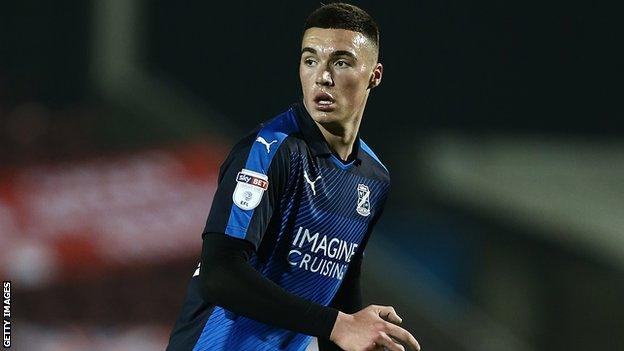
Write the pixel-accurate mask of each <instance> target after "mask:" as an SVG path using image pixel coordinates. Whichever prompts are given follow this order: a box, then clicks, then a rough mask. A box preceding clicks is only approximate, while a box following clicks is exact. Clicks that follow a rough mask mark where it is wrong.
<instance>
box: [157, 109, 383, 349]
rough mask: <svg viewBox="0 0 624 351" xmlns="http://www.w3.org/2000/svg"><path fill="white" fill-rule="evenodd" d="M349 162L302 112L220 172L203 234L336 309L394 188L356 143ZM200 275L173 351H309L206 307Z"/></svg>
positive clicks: (272, 124)
mask: <svg viewBox="0 0 624 351" xmlns="http://www.w3.org/2000/svg"><path fill="white" fill-rule="evenodd" d="M352 156H354V157H351V158H350V160H351V161H350V162H344V161H341V160H340V159H339V158H338V157H337V156H336V155H335V154H334V153H332V151H331V149H330V148H329V145H328V144H327V142H326V141H325V139H324V137H323V135H322V134H321V131H320V130H319V128H318V126H317V125H316V123H315V122H314V120H312V117H311V116H310V115H309V113H308V112H307V111H306V109H305V107H304V106H303V103H301V102H299V103H296V104H293V105H292V106H291V107H290V108H289V109H288V110H287V111H286V112H284V113H282V114H280V115H278V116H277V117H275V118H273V119H271V120H269V121H268V122H266V123H263V124H261V125H260V126H259V128H257V129H256V130H255V131H253V132H252V133H251V134H249V135H248V136H247V137H245V138H244V139H242V140H241V141H240V142H239V143H237V144H236V145H235V146H234V147H233V149H232V151H231V152H230V154H229V156H228V157H227V159H226V160H225V161H224V163H223V165H222V166H221V169H220V173H219V184H218V187H217V191H216V193H215V196H214V199H213V203H212V207H211V210H210V214H209V215H208V219H207V221H206V226H205V229H204V234H205V233H209V232H217V233H224V234H226V235H230V236H232V237H235V238H240V239H245V240H248V241H249V242H251V243H252V244H253V245H254V247H255V248H256V252H255V253H254V255H253V256H252V257H251V259H250V264H251V265H252V267H253V268H254V269H256V270H257V271H258V272H259V273H260V274H261V275H263V276H264V277H266V278H267V279H270V280H272V281H273V282H275V283H276V284H278V285H279V286H281V287H282V288H283V289H285V290H286V291H288V292H290V293H293V294H296V295H298V296H300V297H302V298H305V299H308V300H312V301H314V302H317V303H319V304H322V305H325V306H328V305H330V303H331V301H332V299H333V297H334V295H335V294H336V292H337V291H338V289H339V287H340V284H341V282H342V279H343V277H344V276H345V274H346V272H347V270H348V269H349V263H350V262H351V261H352V259H353V257H354V256H355V255H359V256H362V255H363V254H364V248H365V246H366V242H367V241H368V238H369V236H370V234H371V232H372V229H373V226H374V225H375V223H376V221H377V219H378V218H379V216H380V215H381V213H382V211H383V206H384V203H385V201H386V198H387V195H388V191H389V188H390V178H389V174H388V170H387V169H386V167H385V166H384V165H383V164H382V163H381V161H379V158H378V157H377V156H376V155H375V153H373V151H372V150H371V149H370V148H369V147H368V145H366V144H365V143H364V141H363V140H361V139H360V137H359V135H358V137H357V138H356V141H355V144H354V147H353V153H352ZM199 269H201V267H198V269H197V270H196V272H195V274H194V276H193V277H192V278H191V281H190V284H189V287H188V290H187V295H186V300H185V302H184V305H183V308H182V311H181V313H180V316H179V317H178V320H177V322H176V325H175V327H174V330H173V332H172V334H171V338H170V343H169V347H168V350H193V351H200V350H292V351H296V350H297V351H303V350H305V349H306V347H307V346H308V344H309V343H310V341H311V338H312V337H311V336H308V335H304V334H299V333H296V332H294V331H290V330H287V329H281V328H277V327H273V326H271V325H267V324H263V323H260V322H257V321H255V320H252V319H249V318H246V317H244V316H241V315H235V314H234V313H232V312H230V311H228V310H226V309H224V308H222V307H219V306H215V305H213V304H210V303H209V302H206V301H204V300H203V299H202V297H201V295H200V293H199V291H200V288H199V282H198V272H199Z"/></svg>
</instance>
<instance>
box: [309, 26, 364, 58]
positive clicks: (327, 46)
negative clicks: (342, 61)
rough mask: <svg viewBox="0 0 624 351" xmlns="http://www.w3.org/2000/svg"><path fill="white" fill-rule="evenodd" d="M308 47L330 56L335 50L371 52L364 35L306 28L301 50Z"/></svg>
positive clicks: (337, 30)
mask: <svg viewBox="0 0 624 351" xmlns="http://www.w3.org/2000/svg"><path fill="white" fill-rule="evenodd" d="M305 47H310V48H313V49H315V50H316V51H317V52H318V51H320V52H323V53H327V54H330V53H331V52H333V51H337V50H347V51H351V52H353V53H360V52H362V51H368V50H373V43H372V42H371V40H370V39H368V38H367V37H366V36H364V34H362V33H359V32H354V31H350V30H347V29H333V28H316V27H313V28H308V29H307V30H306V31H305V32H304V33H303V38H302V39H301V48H302V49H303V48H305Z"/></svg>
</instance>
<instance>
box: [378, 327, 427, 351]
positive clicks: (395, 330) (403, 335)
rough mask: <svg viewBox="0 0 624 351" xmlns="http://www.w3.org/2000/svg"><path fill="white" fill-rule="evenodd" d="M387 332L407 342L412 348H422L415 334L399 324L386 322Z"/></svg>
mask: <svg viewBox="0 0 624 351" xmlns="http://www.w3.org/2000/svg"><path fill="white" fill-rule="evenodd" d="M386 333H388V334H389V335H390V336H392V337H394V338H396V339H398V340H400V341H402V342H404V343H406V344H407V345H409V346H410V347H411V348H412V349H414V350H417V351H419V350H420V344H418V341H416V338H414V336H413V335H412V334H411V333H410V332H408V331H407V330H405V329H403V328H401V327H399V326H398V325H394V324H392V323H386Z"/></svg>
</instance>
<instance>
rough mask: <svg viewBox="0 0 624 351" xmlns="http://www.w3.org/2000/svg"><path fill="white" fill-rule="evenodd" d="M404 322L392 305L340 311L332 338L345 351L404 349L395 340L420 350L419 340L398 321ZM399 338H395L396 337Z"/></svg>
mask: <svg viewBox="0 0 624 351" xmlns="http://www.w3.org/2000/svg"><path fill="white" fill-rule="evenodd" d="M401 322H402V319H401V317H399V316H398V315H397V314H396V312H395V311H394V308H393V307H390V306H377V305H370V306H368V307H366V308H364V309H363V310H361V311H359V312H356V313H354V314H346V313H342V312H338V318H336V322H335V323H334V328H333V329H332V332H331V336H330V340H331V341H333V342H334V343H335V344H336V345H338V346H340V347H341V348H342V349H343V350H346V351H361V350H379V349H382V348H383V347H385V348H387V349H388V350H391V351H405V348H404V347H403V345H401V344H399V343H398V342H397V341H396V340H398V341H401V342H404V343H406V344H407V345H409V346H410V347H411V348H412V349H413V350H416V351H419V350H420V345H419V344H418V341H416V339H415V338H414V336H412V334H410V333H409V332H408V331H407V330H405V329H403V328H401V327H399V326H398V325H396V324H399V323H401ZM395 339H396V340H395Z"/></svg>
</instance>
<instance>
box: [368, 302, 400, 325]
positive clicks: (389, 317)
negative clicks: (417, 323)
mask: <svg viewBox="0 0 624 351" xmlns="http://www.w3.org/2000/svg"><path fill="white" fill-rule="evenodd" d="M375 307H376V309H377V313H378V314H379V317H381V318H383V319H384V320H386V321H388V322H392V323H397V324H398V323H401V322H403V319H402V318H401V317H399V315H398V314H397V313H396V311H395V310H394V307H392V306H375Z"/></svg>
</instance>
